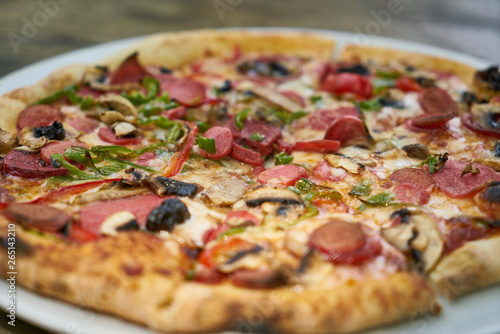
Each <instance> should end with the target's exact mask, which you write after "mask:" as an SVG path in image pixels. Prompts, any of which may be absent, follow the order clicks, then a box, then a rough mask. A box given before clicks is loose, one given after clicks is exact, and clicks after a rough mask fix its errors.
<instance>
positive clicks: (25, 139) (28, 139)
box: [18, 127, 50, 150]
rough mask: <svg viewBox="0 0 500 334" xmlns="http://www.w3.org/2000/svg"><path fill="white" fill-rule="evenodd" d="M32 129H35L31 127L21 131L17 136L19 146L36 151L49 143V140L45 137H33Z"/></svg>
mask: <svg viewBox="0 0 500 334" xmlns="http://www.w3.org/2000/svg"><path fill="white" fill-rule="evenodd" d="M34 129H35V128H32V127H26V128H24V129H22V130H21V132H20V133H19V136H18V141H19V145H22V146H26V147H29V148H30V149H33V150H38V149H40V148H42V147H43V146H44V145H45V144H47V143H48V142H49V141H50V139H48V138H47V137H45V136H41V137H38V138H37V137H35V133H34V131H33V130H34Z"/></svg>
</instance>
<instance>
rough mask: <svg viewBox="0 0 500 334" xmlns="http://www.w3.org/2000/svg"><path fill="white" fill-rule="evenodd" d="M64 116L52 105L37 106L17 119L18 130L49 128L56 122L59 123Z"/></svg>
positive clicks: (30, 107) (22, 112) (30, 108)
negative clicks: (29, 127)
mask: <svg viewBox="0 0 500 334" xmlns="http://www.w3.org/2000/svg"><path fill="white" fill-rule="evenodd" d="M62 118H63V115H62V114H61V112H60V111H59V110H57V109H56V108H54V107H53V106H50V105H43V104H35V105H32V106H29V107H27V108H26V109H24V110H23V111H21V113H20V114H19V117H18V118H17V129H18V130H19V131H21V130H22V129H23V128H25V127H27V126H31V127H40V126H49V125H51V124H52V123H54V121H59V120H61V119H62Z"/></svg>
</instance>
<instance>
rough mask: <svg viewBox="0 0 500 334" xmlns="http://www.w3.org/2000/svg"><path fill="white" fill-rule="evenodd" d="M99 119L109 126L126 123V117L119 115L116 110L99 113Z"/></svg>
mask: <svg viewBox="0 0 500 334" xmlns="http://www.w3.org/2000/svg"><path fill="white" fill-rule="evenodd" d="M99 118H100V119H101V121H102V122H104V123H105V124H108V125H109V124H113V123H116V122H123V121H125V116H123V114H122V113H119V112H118V111H115V110H108V111H102V112H100V113H99Z"/></svg>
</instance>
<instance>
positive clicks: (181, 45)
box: [104, 30, 335, 67]
mask: <svg viewBox="0 0 500 334" xmlns="http://www.w3.org/2000/svg"><path fill="white" fill-rule="evenodd" d="M334 46H335V42H334V41H333V40H332V39H331V38H327V37H323V36H320V35H317V34H311V33H290V32H279V33H277V32H272V33H270V32H251V31H245V30H232V31H214V30H194V31H185V32H174V33H161V34H156V35H152V36H150V37H148V38H146V39H145V40H143V41H142V42H140V43H138V44H137V45H135V46H133V47H132V48H130V49H128V51H124V52H120V53H119V54H117V55H115V56H113V57H110V58H108V59H106V60H105V61H104V63H105V64H106V65H109V66H111V67H116V66H117V65H118V64H120V63H121V62H122V61H123V59H124V58H126V57H127V56H128V55H129V54H131V53H133V52H135V51H139V59H140V61H141V62H143V63H145V64H156V65H163V66H168V67H177V66H181V65H184V64H187V63H190V62H191V61H193V60H195V59H200V58H203V57H205V56H207V55H213V56H216V57H217V56H219V57H231V55H232V54H233V52H234V49H235V47H239V48H240V49H241V51H242V52H243V53H249V52H258V53H260V54H281V55H296V56H302V57H306V58H312V59H317V60H322V61H327V60H330V59H331V57H332V54H333V50H334Z"/></svg>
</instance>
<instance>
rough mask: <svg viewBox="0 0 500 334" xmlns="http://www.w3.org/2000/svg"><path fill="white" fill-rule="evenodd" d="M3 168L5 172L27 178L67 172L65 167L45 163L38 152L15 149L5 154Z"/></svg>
mask: <svg viewBox="0 0 500 334" xmlns="http://www.w3.org/2000/svg"><path fill="white" fill-rule="evenodd" d="M3 170H4V171H5V172H6V173H7V174H10V175H14V176H20V177H24V178H27V179H34V178H45V177H51V176H62V175H65V174H67V173H68V170H67V169H66V168H63V167H61V168H54V167H52V166H51V165H48V164H46V163H45V162H44V161H43V160H42V157H41V156H40V154H35V153H31V154H26V153H22V152H19V151H15V150H12V151H10V152H9V154H7V155H6V156H5V158H4V160H3Z"/></svg>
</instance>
